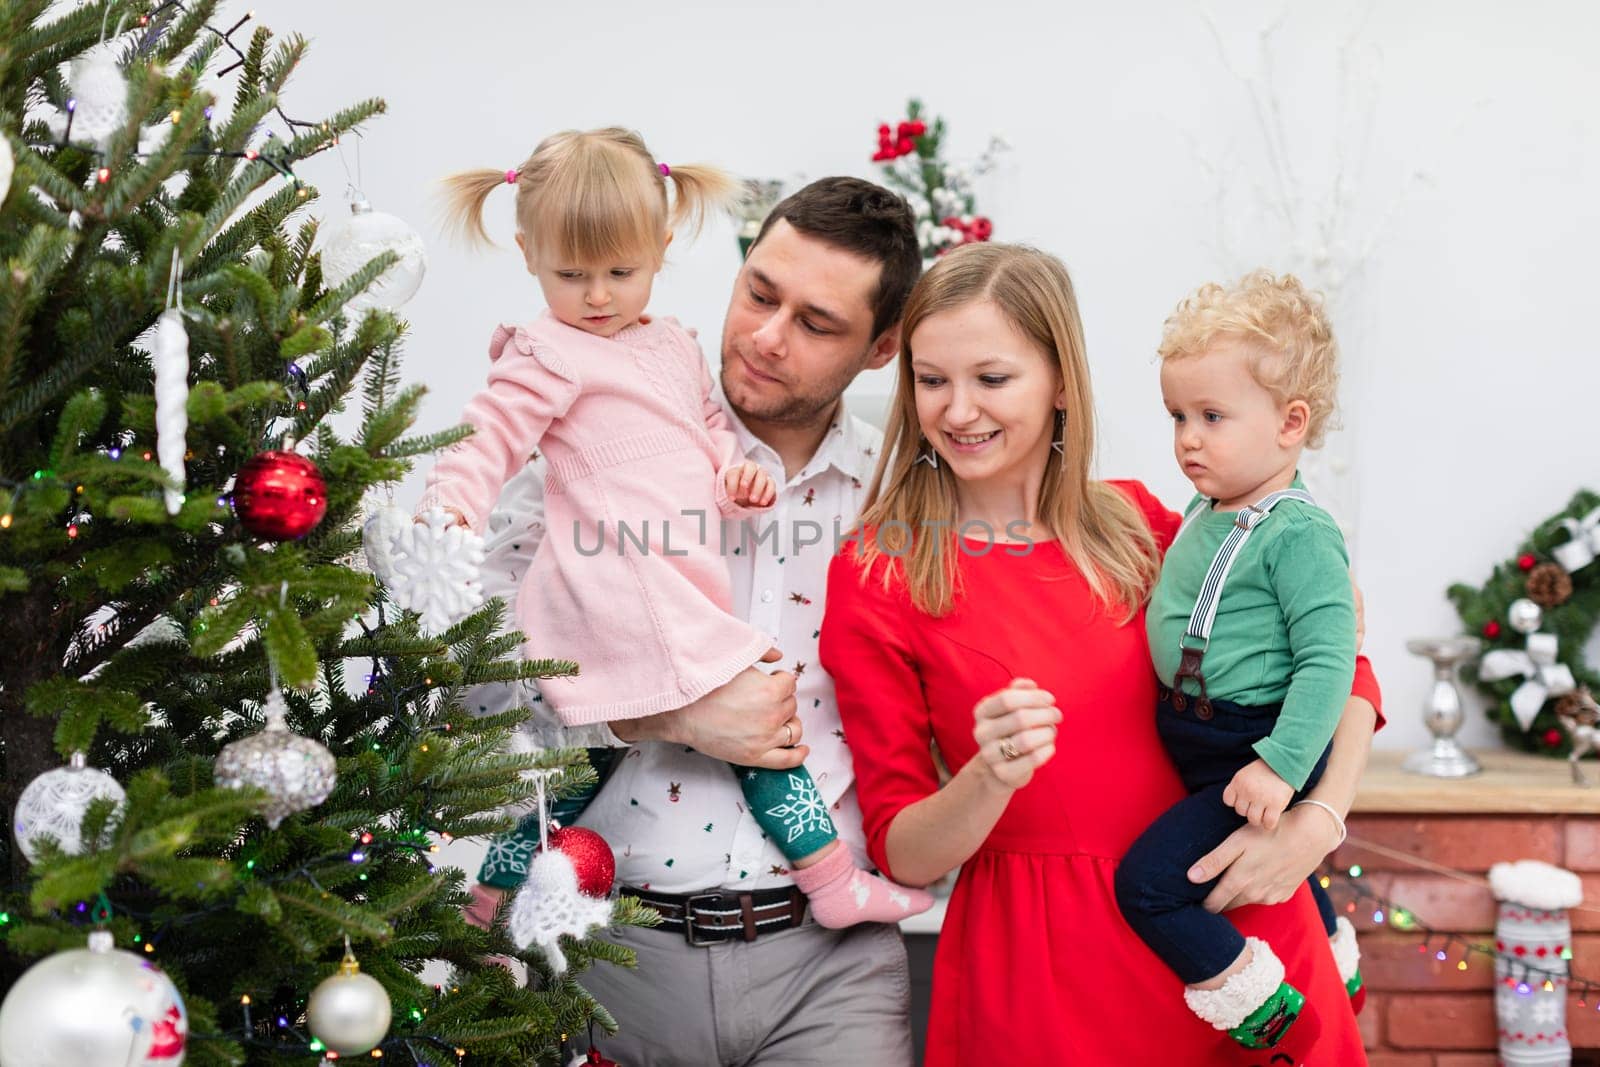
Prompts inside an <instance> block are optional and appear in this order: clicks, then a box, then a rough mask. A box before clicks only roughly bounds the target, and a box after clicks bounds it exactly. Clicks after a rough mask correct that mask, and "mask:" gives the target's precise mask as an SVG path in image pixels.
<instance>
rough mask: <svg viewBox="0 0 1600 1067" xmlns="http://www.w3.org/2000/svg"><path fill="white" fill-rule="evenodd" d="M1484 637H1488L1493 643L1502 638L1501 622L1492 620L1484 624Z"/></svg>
mask: <svg viewBox="0 0 1600 1067" xmlns="http://www.w3.org/2000/svg"><path fill="white" fill-rule="evenodd" d="M1483 636H1485V637H1487V638H1488V639H1489V640H1491V641H1493V640H1494V639H1495V638H1497V637H1499V636H1500V622H1499V620H1497V619H1490V620H1489V621H1488V622H1486V623H1484V624H1483Z"/></svg>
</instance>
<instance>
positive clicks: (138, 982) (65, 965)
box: [0, 930, 189, 1067]
mask: <svg viewBox="0 0 1600 1067" xmlns="http://www.w3.org/2000/svg"><path fill="white" fill-rule="evenodd" d="M188 1037H189V1015H188V1012H187V1011H186V1010H185V1009H184V1006H183V998H182V997H181V996H179V995H178V990H177V987H175V986H174V985H173V984H172V980H171V979H169V978H168V977H167V976H166V975H164V974H162V973H161V971H160V970H159V969H157V968H156V967H155V966H154V965H153V964H152V963H151V962H150V961H149V960H148V959H146V958H144V957H143V956H139V955H136V954H134V953H132V952H123V951H121V950H119V949H117V948H115V947H114V946H113V942H112V938H111V934H110V933H109V932H107V931H105V930H96V931H95V932H94V933H92V934H90V935H89V946H88V947H87V948H77V949H69V950H67V951H65V952H58V953H56V954H55V955H53V956H47V957H46V958H44V959H42V960H40V961H39V962H38V963H35V964H34V965H33V966H32V967H29V968H28V969H27V971H25V972H23V975H22V977H21V978H19V979H17V981H16V984H15V985H13V986H12V987H11V990H10V992H8V993H7V994H6V999H5V1003H4V1004H3V1005H0V1067H180V1065H181V1064H182V1063H183V1053H184V1045H185V1044H186V1043H187V1041H188Z"/></svg>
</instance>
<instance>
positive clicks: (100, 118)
mask: <svg viewBox="0 0 1600 1067" xmlns="http://www.w3.org/2000/svg"><path fill="white" fill-rule="evenodd" d="M72 98H73V100H74V101H75V102H74V104H73V112H72V130H73V132H74V133H81V134H83V135H84V136H85V137H88V138H89V139H90V140H91V141H94V142H96V143H97V144H98V143H103V142H105V141H107V140H109V139H110V137H111V135H112V134H114V133H116V132H117V131H118V130H120V129H121V128H122V126H123V124H124V123H125V122H127V121H128V79H127V77H126V76H124V75H123V73H122V67H120V66H119V65H118V64H117V57H116V56H115V55H114V54H113V53H112V52H111V50H110V49H102V50H101V51H99V52H96V53H94V54H93V55H87V56H83V57H82V58H80V59H78V60H76V61H75V62H74V63H73V64H72Z"/></svg>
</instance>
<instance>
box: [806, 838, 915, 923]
mask: <svg viewBox="0 0 1600 1067" xmlns="http://www.w3.org/2000/svg"><path fill="white" fill-rule="evenodd" d="M793 873H794V884H795V885H797V886H799V887H800V892H802V893H804V894H805V895H806V899H807V900H809V901H810V902H811V914H812V916H813V917H815V918H816V920H817V922H818V923H819V924H820V925H822V926H826V927H828V928H829V929H831V930H842V929H844V928H845V927H846V926H854V925H855V924H856V923H892V922H899V921H900V920H901V919H904V918H905V917H906V916H908V915H920V914H922V913H923V912H925V911H927V910H928V909H929V908H931V907H933V897H931V896H929V895H928V894H927V893H925V892H923V891H922V890H920V889H907V888H906V887H905V886H899V885H895V884H894V883H893V882H891V881H889V880H888V879H886V878H880V877H878V876H877V875H875V874H868V873H867V872H866V871H863V870H861V869H859V868H858V867H856V866H855V864H854V861H853V860H851V858H850V850H849V849H847V848H845V847H844V846H843V845H838V846H836V847H835V848H834V849H833V852H832V853H831V854H830V855H829V856H828V857H827V858H825V859H824V860H823V861H822V862H821V863H816V864H813V865H812V866H810V867H806V868H804V869H802V870H796V871H794V872H793Z"/></svg>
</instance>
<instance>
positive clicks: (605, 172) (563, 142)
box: [444, 126, 743, 266]
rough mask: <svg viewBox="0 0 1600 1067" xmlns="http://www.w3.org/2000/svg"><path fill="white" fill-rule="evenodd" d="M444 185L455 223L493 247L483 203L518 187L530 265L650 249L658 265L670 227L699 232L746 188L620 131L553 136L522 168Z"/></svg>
mask: <svg viewBox="0 0 1600 1067" xmlns="http://www.w3.org/2000/svg"><path fill="white" fill-rule="evenodd" d="M669 178H670V179H671V181H672V185H673V187H674V189H675V191H676V196H675V197H674V198H673V203H672V206H671V210H670V212H669V210H668V206H667V180H668V179H669ZM444 184H445V221H446V224H447V226H448V227H449V228H451V229H454V230H456V231H457V232H459V233H461V234H462V235H463V236H465V237H466V238H467V240H468V241H470V242H472V243H475V244H492V243H493V242H492V241H490V239H489V233H488V231H487V230H485V229H484V228H483V203H484V201H485V200H487V199H488V198H489V194H490V193H492V192H494V191H495V190H496V189H498V188H500V187H502V186H505V185H509V184H515V186H516V188H517V229H518V230H519V231H520V232H521V233H522V235H523V238H524V240H525V241H527V242H528V244H529V246H530V247H529V249H528V252H529V258H530V259H532V258H533V256H534V255H537V256H539V257H541V258H546V259H549V260H552V261H559V262H565V263H600V262H606V261H611V260H616V259H619V258H625V257H628V256H635V255H638V254H640V253H641V252H647V253H648V254H649V255H650V256H651V257H652V258H653V259H654V261H655V264H656V265H657V266H659V265H660V257H661V253H662V251H663V249H664V247H665V245H666V240H667V232H668V230H669V229H670V230H674V231H677V230H684V229H686V230H688V231H689V232H690V233H691V234H692V233H695V232H698V230H699V228H700V226H701V225H702V224H703V223H704V221H705V218H706V216H707V215H708V214H710V213H711V212H712V211H713V210H715V209H724V208H731V207H732V206H733V205H735V204H737V203H738V202H739V199H740V197H741V195H742V192H743V187H742V186H741V185H740V183H739V182H738V181H736V180H735V179H734V177H733V176H732V175H731V174H728V173H727V172H726V171H723V170H720V169H718V168H716V167H708V166H703V165H699V164H685V165H682V166H663V165H661V164H659V163H657V162H656V160H655V157H653V156H652V155H651V154H650V150H649V149H648V148H646V147H645V143H644V140H643V139H642V138H641V137H640V136H639V135H638V134H637V133H634V132H633V131H632V130H625V129H621V128H620V127H616V126H609V127H607V128H605V129H602V130H583V131H580V130H567V131H565V132H562V133H558V134H554V135H552V136H550V137H546V138H545V139H544V140H543V141H541V142H539V147H537V148H535V149H534V150H533V155H531V156H529V157H528V158H527V159H526V160H525V161H524V162H523V163H522V165H521V166H520V167H518V168H516V169H515V170H513V171H504V170H489V169H483V170H469V171H463V172H461V173H460V174H452V175H451V176H450V177H448V178H446V179H445V180H444Z"/></svg>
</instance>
